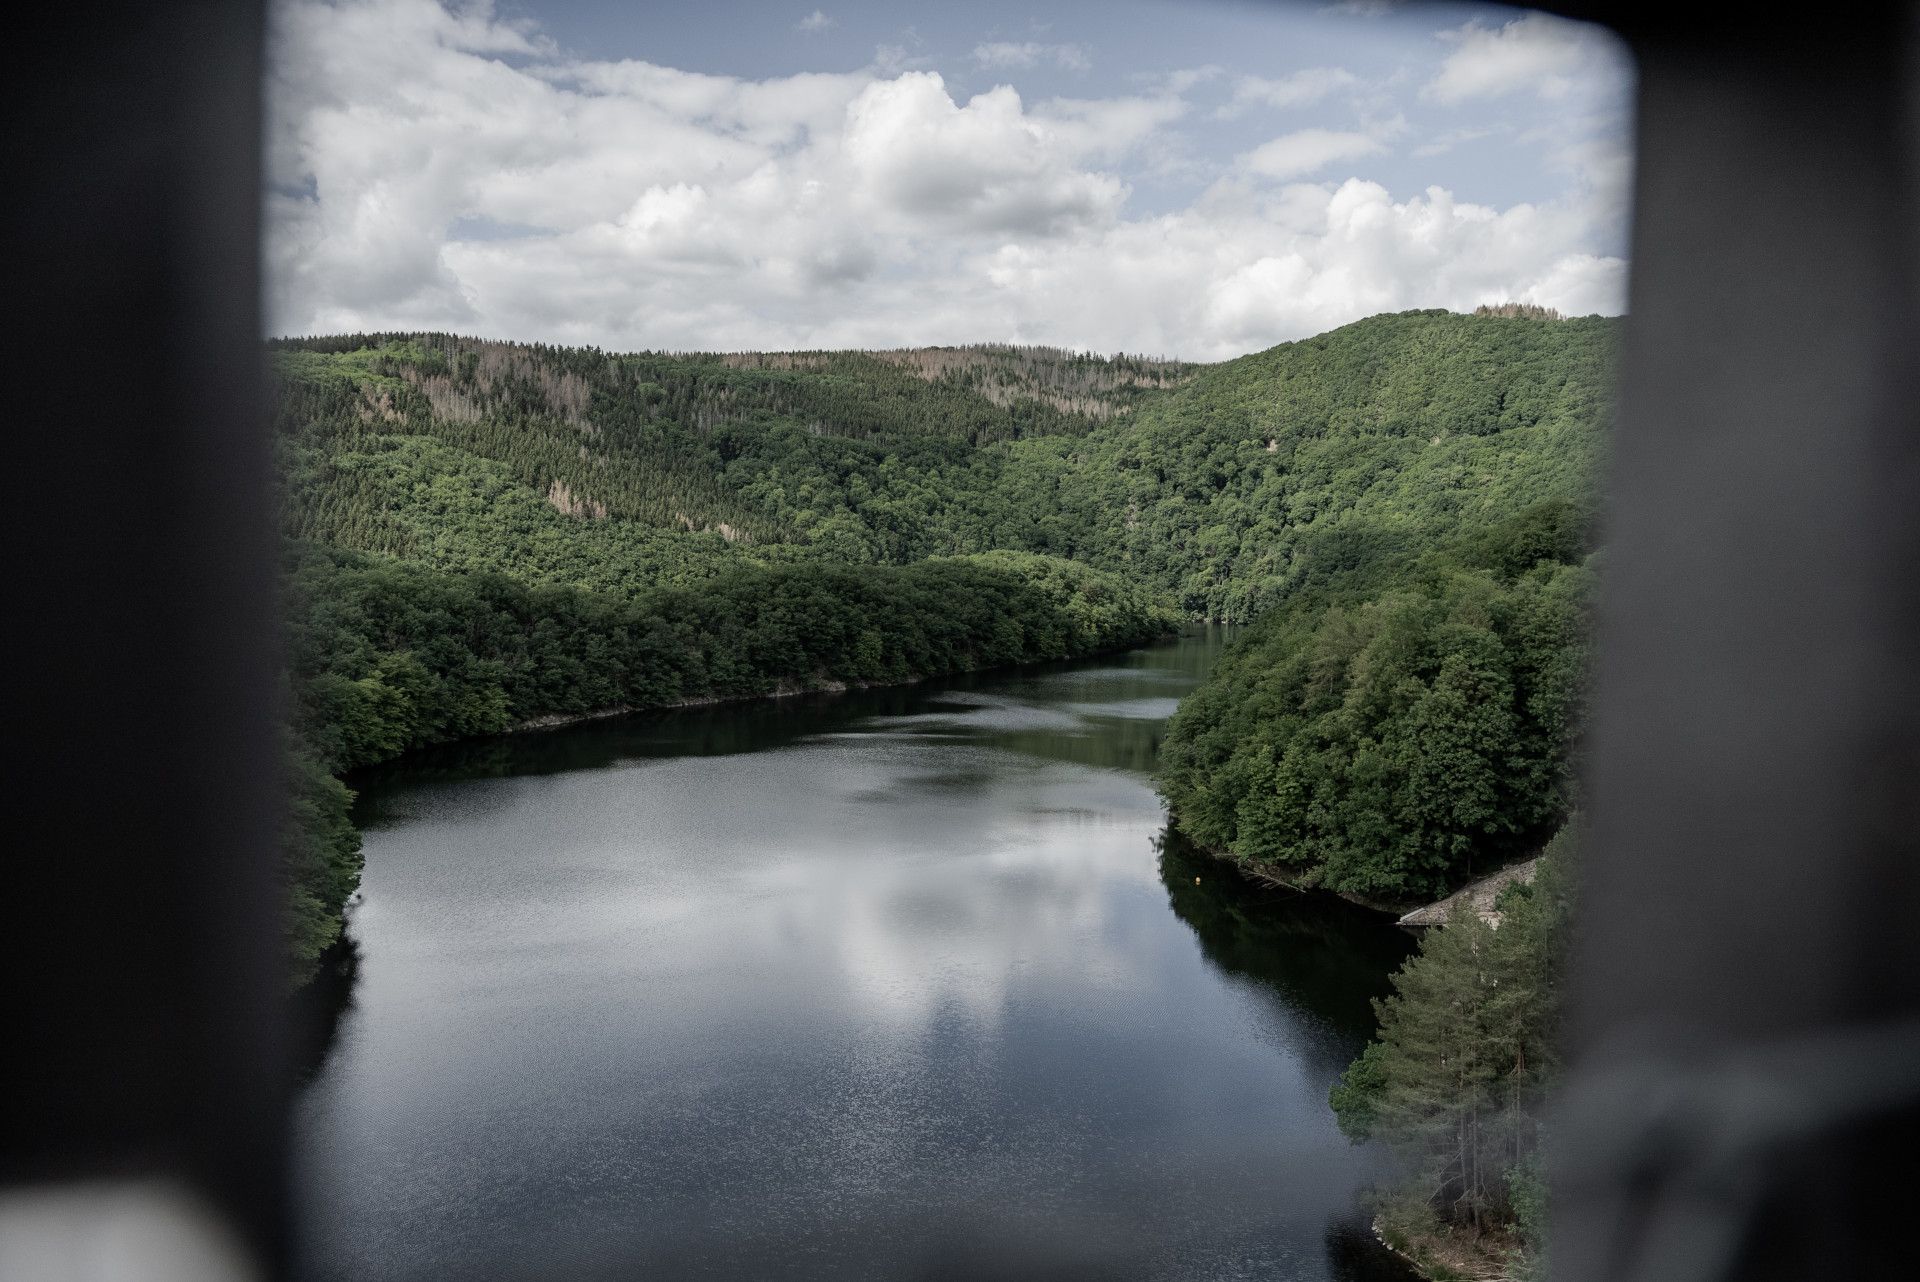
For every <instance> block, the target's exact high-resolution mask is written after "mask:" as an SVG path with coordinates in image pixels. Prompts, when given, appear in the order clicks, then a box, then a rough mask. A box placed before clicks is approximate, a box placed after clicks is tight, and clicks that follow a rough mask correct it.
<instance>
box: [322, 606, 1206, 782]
mask: <svg viewBox="0 0 1920 1282" xmlns="http://www.w3.org/2000/svg"><path fill="white" fill-rule="evenodd" d="M1184 631H1185V628H1184V627H1183V628H1180V629H1176V630H1175V631H1172V632H1162V633H1159V634H1157V635H1154V636H1150V637H1147V638H1144V639H1142V640H1139V641H1131V642H1128V643H1126V644H1124V645H1118V646H1111V647H1108V648H1106V649H1103V650H1089V651H1087V652H1086V653H1084V654H1071V655H1063V656H1061V657H1060V658H1058V659H1040V660H1037V661H1034V662H1030V663H1009V664H999V665H995V666H993V667H985V668H962V669H957V670H954V671H950V672H930V673H928V674H926V675H925V676H919V677H908V678H906V679H905V680H902V681H839V680H832V679H829V680H826V681H822V682H819V683H818V684H813V685H794V684H791V683H789V682H786V681H781V682H778V683H776V684H775V686H774V688H773V689H771V690H768V691H765V692H763V693H760V694H703V695H689V696H687V697H685V698H682V699H675V700H674V701H673V702H671V703H649V704H623V705H621V706H619V707H613V708H594V709H591V710H589V711H587V712H550V713H544V714H542V715H540V716H537V717H528V718H526V719H525V720H523V721H516V722H514V723H513V724H512V725H510V726H508V727H506V728H505V729H504V730H494V731H490V732H488V733H487V734H479V735H464V736H462V737H460V738H457V739H447V740H444V741H442V742H441V743H435V744H422V745H421V747H422V748H440V747H445V746H446V745H447V744H454V743H475V742H478V741H479V740H482V739H491V738H493V737H495V736H496V735H518V734H534V733H537V732H539V731H542V730H559V729H562V728H564V727H566V726H572V725H580V724H582V723H584V722H588V721H606V720H610V719H612V718H614V717H630V716H643V715H645V714H647V713H653V712H678V711H681V710H683V709H686V708H717V707H723V706H725V705H727V704H741V703H765V702H774V701H777V700H780V699H799V698H804V697H805V696H807V695H841V694H847V693H850V692H852V691H855V690H905V689H908V688H910V687H912V686H919V685H926V684H927V683H928V682H931V681H947V680H954V679H956V678H960V677H970V676H980V675H986V674H989V673H996V672H1018V671H1020V670H1022V669H1024V668H1036V669H1037V668H1045V667H1048V666H1050V665H1053V664H1056V663H1084V662H1086V661H1087V660H1088V659H1104V658H1108V657H1110V656H1112V655H1116V654H1126V653H1128V652H1129V651H1132V650H1139V649H1142V648H1144V647H1146V646H1150V645H1159V644H1160V643H1162V642H1165V641H1170V640H1173V639H1174V638H1176V637H1178V636H1180V635H1181V634H1182V632H1184ZM413 751H417V749H408V752H413ZM406 755H408V754H407V753H401V754H399V756H394V757H389V758H387V760H385V761H376V762H370V763H368V765H366V766H363V767H360V769H378V768H379V767H381V766H384V765H388V764H390V763H391V762H394V761H398V760H400V759H401V758H402V757H405V756H406Z"/></svg>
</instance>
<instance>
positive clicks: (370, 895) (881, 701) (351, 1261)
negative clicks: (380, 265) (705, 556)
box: [304, 635, 1404, 1280]
mask: <svg viewBox="0 0 1920 1282" xmlns="http://www.w3.org/2000/svg"><path fill="white" fill-rule="evenodd" d="M1217 646H1218V637H1217V635H1214V636H1205V635H1203V636H1196V637H1190V638H1187V639H1185V640H1184V641H1183V642H1181V643H1179V644H1176V645H1170V646H1166V647H1159V648H1156V649H1154V650H1151V651H1144V652H1139V653H1136V654H1134V655H1130V656H1126V657H1125V658H1124V659H1122V660H1118V661H1111V662H1106V663H1099V664H1087V665H1081V666H1078V667H1058V668H1052V669H1042V670H1035V671H1030V672H1023V673H1016V674H1011V675H1001V676H995V677H983V678H978V679H974V680H969V681H964V682H958V683H952V684H948V685H943V686H940V687H937V688H936V687H921V688H915V689H911V690H891V691H868V692H860V693H855V694H850V695H848V696H846V697H844V698H839V699H833V700H817V701H810V702H805V703H784V704H781V705H778V706H768V705H750V706H742V707H735V708H725V709H702V710H690V711H687V712H683V713H680V714H676V715H673V716H669V717H656V718H649V719H625V720H621V721H618V722H604V723H593V724H588V725H584V726H580V727H575V728H572V729H568V730H563V731H557V732H553V733H549V734H542V735H530V736H524V737H520V738H515V739H509V740H503V741H496V742H493V743H489V744H484V745H477V746H468V747H462V748H459V749H452V750H447V751H445V752H442V753H439V754H435V755H434V756H431V757H425V758H421V759H418V760H413V761H409V762H408V763H406V764H405V765H404V766H403V767H400V768H396V769H393V770H389V771H384V772H376V773H371V774H369V775H368V776H366V777H365V778H364V779H362V780H359V781H357V782H359V783H360V784H361V786H362V788H363V807H364V813H365V816H366V817H367V818H368V819H369V820H371V821H372V827H371V831H370V832H369V836H368V843H367V869H368V871H367V880H366V898H365V902H364V903H363V904H362V905H361V906H360V907H359V908H358V909H357V910H356V912H355V915H354V917H353V920H352V925H351V930H352V933H353V936H354V938H355V940H356V941H357V942H358V945H359V949H360V959H359V966H358V984H357V988H356V990H355V1000H354V1004H353V1005H352V1007H351V1008H350V1009H347V1010H346V1011H345V1012H344V1013H343V1015H342V1016H341V1018H340V1023H339V1034H338V1036H337V1038H336V1040H335V1045H334V1049H333V1053H332V1055H331V1057H330V1058H329V1060H328V1062H327V1064H326V1067H325V1069H324V1070H323V1071H322V1072H321V1073H320V1074H319V1076H318V1077H317V1079H316V1080H315V1082H314V1083H313V1085H312V1087H311V1088H310V1090H309V1092H308V1095H307V1099H306V1110H305V1114H306V1115H305V1118H304V1135H305V1150H306V1155H307V1156H306V1161H305V1168H304V1183H305V1188H304V1198H305V1201H306V1204H307V1205H309V1206H310V1207H312V1208H313V1209H314V1214H313V1217H312V1221H311V1224H310V1226H309V1232H308V1235H307V1240H306V1243H305V1252H304V1254H305V1263H306V1267H307V1269H308V1271H309V1272H310V1273H311V1274H313V1275H315V1276H319V1277H376V1278H378V1277H400V1278H412V1277H473V1276H521V1275H525V1276H535V1275H546V1276H567V1277H595V1276H606V1277H627V1276H633V1275H635V1273H636V1272H638V1273H651V1274H654V1275H659V1276H679V1275H683V1274H692V1273H699V1274H701V1275H705V1276H715V1277H741V1278H746V1277H768V1276H780V1277H801V1278H804V1277H822V1278H861V1277H872V1278H898V1277H961V1276H965V1277H983V1276H1004V1277H1019V1276H1047V1277H1073V1276H1087V1277H1103V1278H1133V1277H1137V1278H1186V1277H1213V1276H1274V1277H1286V1278H1299V1279H1303V1280H1311V1279H1320V1278H1328V1279H1331V1278H1346V1277H1350V1276H1352V1275H1351V1274H1350V1273H1349V1272H1345V1271H1343V1266H1340V1265H1339V1264H1338V1260H1337V1259H1336V1254H1337V1253H1335V1252H1334V1251H1333V1250H1332V1248H1331V1247H1330V1245H1329V1239H1328V1237H1327V1226H1328V1225H1329V1223H1333V1222H1343V1221H1344V1220H1345V1219H1346V1218H1347V1217H1348V1216H1349V1215H1350V1211H1351V1207H1352V1192H1353V1189H1354V1188H1355V1186H1356V1185H1357V1183H1358V1182H1359V1181H1360V1180H1361V1179H1362V1178H1363V1177H1364V1174H1365V1172H1364V1169H1363V1167H1362V1165H1361V1162H1360V1159H1359V1158H1358V1157H1357V1156H1356V1155H1355V1154H1354V1153H1353V1151H1352V1150H1351V1149H1350V1148H1349V1147H1348V1146H1347V1145H1346V1144H1345V1142H1344V1141H1343V1140H1342V1139H1341V1138H1340V1137H1339V1135H1338V1133H1337V1131H1336V1130H1335V1128H1334V1126H1333V1122H1332V1118H1331V1116H1330V1114H1329V1113H1328V1110H1327V1109H1326V1106H1325V1095H1326V1089H1327V1085H1328V1084H1329V1082H1330V1081H1331V1074H1332V1073H1333V1072H1334V1071H1337V1063H1336V1061H1338V1060H1341V1059H1342V1058H1343V1056H1344V1055H1345V1054H1349V1053H1351V1050H1352V1048H1353V1046H1354V1045H1355V1041H1356V1038H1360V1037H1364V1035H1365V1031H1366V1030H1365V1021H1366V1019H1367V1012H1366V1005H1365V999H1366V997H1367V996H1368V995H1370V993H1371V990H1372V986H1377V984H1378V982H1379V977H1380V976H1381V975H1382V974H1383V973H1384V968H1385V966H1386V965H1388V964H1390V962H1389V961H1387V960H1385V959H1386V958H1387V957H1388V955H1389V954H1390V953H1391V952H1392V950H1393V949H1394V948H1403V947H1404V945H1403V944H1401V943H1399V942H1398V937H1397V935H1396V934H1395V932H1394V931H1393V929H1392V927H1391V926H1390V925H1388V924H1385V923H1382V922H1380V921H1377V920H1374V919H1371V918H1354V917H1346V916H1340V915H1335V916H1326V917H1322V916H1316V915H1315V914H1314V913H1313V912H1308V911H1304V910H1303V911H1301V912H1295V913H1291V914H1289V913H1285V912H1283V913H1280V914H1279V915H1280V916H1281V917H1282V918H1284V919H1285V922H1286V924H1284V925H1276V924H1272V923H1269V922H1268V921H1267V917H1268V916H1269V914H1268V913H1267V912H1266V910H1265V909H1264V908H1262V907H1261V905H1260V903H1259V902H1258V893H1259V892H1256V891H1255V890H1254V889H1253V888H1251V887H1244V886H1239V885H1238V884H1237V883H1234V882H1233V881H1232V880H1231V879H1229V878H1227V877H1224V876H1222V875H1221V874H1220V871H1219V870H1218V869H1217V868H1215V867H1214V866H1212V865H1207V866H1206V870H1204V871H1198V872H1194V873H1191V874H1189V873H1188V872H1187V870H1186V865H1184V864H1182V863H1181V862H1180V861H1181V860H1183V859H1190V858H1191V856H1190V855H1188V854H1184V853H1182V852H1180V851H1178V850H1177V848H1176V847H1174V846H1172V845H1170V844H1167V843H1162V844H1161V848H1160V851H1159V854H1158V856H1157V858H1156V853H1155V847H1156V839H1157V838H1158V837H1159V834H1160V833H1161V830H1162V828H1163V827H1164V816H1163V814H1162V811H1161V809H1160V806H1159V803H1158V800H1157V799H1156V798H1155V796H1154V794H1153V792H1152V789H1151V786H1150V783H1149V781H1148V779H1147V777H1146V775H1145V773H1144V772H1145V768H1146V766H1147V765H1149V764H1150V763H1151V760H1152V754H1153V751H1154V747H1155V744H1156V740H1157V736H1158V734H1159V733H1160V729H1161V726H1162V724H1163V719H1164V716H1165V713H1166V711H1167V709H1168V708H1170V707H1171V705H1172V702H1173V701H1174V700H1175V699H1177V698H1178V696H1179V695H1180V694H1181V693H1182V692H1183V691H1184V690H1186V689H1188V688H1190V687H1191V685H1192V684H1193V683H1194V682H1195V681H1196V680H1197V679H1198V677H1199V675H1200V674H1201V673H1202V672H1204V670H1205V666H1206V665H1207V664H1208V663H1210V662H1211V659H1212V655H1213V652H1214V651H1215V650H1216V649H1217ZM1195 875H1197V876H1200V877H1201V879H1202V881H1201V884H1200V885H1199V886H1198V887H1195V886H1193V885H1192V876H1195ZM1214 883H1219V884H1217V885H1216V884H1214ZM1250 896H1251V898H1250ZM1170 902H1171V904H1172V907H1173V911H1172V912H1169V911H1168V908H1169V903H1170ZM1336 907H1339V906H1336ZM1343 932H1348V933H1351V934H1353V935H1354V936H1355V937H1356V938H1355V939H1354V940H1346V939H1344V938H1343ZM1360 937H1364V939H1362V938H1360ZM1268 953H1270V954H1272V955H1270V956H1269V955H1266V954H1268ZM1348 965H1351V966H1353V967H1356V968H1360V969H1361V970H1363V971H1364V972H1365V973H1364V974H1360V975H1343V974H1342V973H1340V972H1341V968H1342V967H1343V966H1348Z"/></svg>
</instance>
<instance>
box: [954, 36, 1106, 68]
mask: <svg viewBox="0 0 1920 1282" xmlns="http://www.w3.org/2000/svg"><path fill="white" fill-rule="evenodd" d="M973 60H974V62H975V63H977V64H978V65H980V66H982V67H997V68H1011V69H1014V70H1024V69H1026V68H1030V67H1037V66H1040V65H1041V64H1042V63H1052V64H1053V65H1054V66H1056V67H1059V68H1061V69H1062V70H1065V71H1085V70H1087V69H1088V68H1089V67H1091V66H1093V59H1092V58H1091V57H1090V56H1089V55H1088V53H1087V50H1086V48H1085V46H1083V45H1073V44H1060V45H1044V44H1035V43H1034V42H1033V41H1031V40H1028V41H1023V42H1018V43H1016V42H1013V41H1006V40H1002V41H995V42H993V43H991V44H980V45H975V46H974V49H973Z"/></svg>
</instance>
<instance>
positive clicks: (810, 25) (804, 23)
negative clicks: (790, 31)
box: [793, 9, 833, 32]
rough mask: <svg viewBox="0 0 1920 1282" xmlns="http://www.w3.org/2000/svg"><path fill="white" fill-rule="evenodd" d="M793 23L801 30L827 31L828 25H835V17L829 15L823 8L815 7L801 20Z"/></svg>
mask: <svg viewBox="0 0 1920 1282" xmlns="http://www.w3.org/2000/svg"><path fill="white" fill-rule="evenodd" d="M793 25H794V26H796V27H798V28H799V29H800V30H802V31H807V32H813V31H825V30H826V29H827V28H828V27H831V26H832V25H833V19H832V18H830V17H828V16H827V15H826V14H825V13H824V12H822V11H821V10H819V9H815V10H814V11H813V12H812V13H810V14H808V15H807V16H806V17H804V18H802V19H800V21H798V22H796V23H794V24H793Z"/></svg>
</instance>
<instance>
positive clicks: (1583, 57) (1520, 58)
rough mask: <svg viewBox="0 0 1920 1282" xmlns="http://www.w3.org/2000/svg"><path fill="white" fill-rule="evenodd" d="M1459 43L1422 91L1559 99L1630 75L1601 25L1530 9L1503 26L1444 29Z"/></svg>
mask: <svg viewBox="0 0 1920 1282" xmlns="http://www.w3.org/2000/svg"><path fill="white" fill-rule="evenodd" d="M1441 38H1442V39H1444V40H1446V41H1448V42H1450V43H1451V44H1453V45H1454V46H1455V48H1454V51H1453V53H1452V54H1450V55H1449V56H1448V58H1447V60H1446V62H1445V63H1444V64H1442V66H1441V68H1440V74H1438V75H1437V76H1435V77H1434V78H1433V79H1432V80H1431V81H1429V82H1428V83H1427V85H1426V87H1425V89H1423V90H1422V93H1423V95H1424V96H1426V97H1428V98H1431V99H1433V100H1434V101H1436V102H1441V103H1448V104H1453V103H1461V102H1466V101H1469V100H1471V99H1477V98H1501V97H1505V96H1507V95H1508V94H1514V93H1532V94H1536V95H1538V96H1539V97H1541V98H1545V99H1549V100H1558V99H1562V98H1566V97H1567V96H1569V95H1570V94H1573V93H1575V92H1577V91H1585V92H1592V91H1593V90H1594V89H1595V88H1596V87H1599V88H1604V89H1610V88H1611V87H1612V86H1613V85H1615V84H1617V83H1618V82H1619V81H1620V80H1622V79H1623V78H1624V76H1625V67H1624V63H1625V58H1624V54H1623V53H1622V52H1621V50H1620V47H1619V44H1618V41H1616V40H1615V39H1614V37H1612V36H1610V35H1608V34H1607V33H1606V32H1604V31H1602V30H1601V29H1600V28H1598V27H1590V26H1587V25H1586V24H1584V23H1578V22H1569V21H1567V20H1566V19H1564V18H1554V17H1549V16H1548V15H1546V14H1543V13H1530V14H1527V15H1526V16H1524V17H1520V18H1515V19H1514V20H1513V21H1512V22H1509V23H1507V24H1506V25H1504V26H1500V27H1488V26H1484V25H1482V24H1481V23H1478V22H1469V23H1467V24H1466V25H1465V26H1463V27H1460V28H1457V29H1456V30H1453V31H1449V32H1444V33H1442V36H1441Z"/></svg>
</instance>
